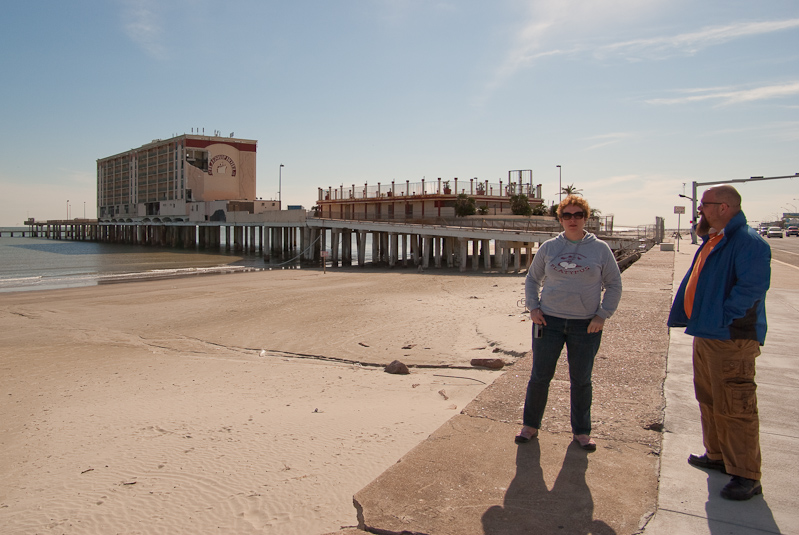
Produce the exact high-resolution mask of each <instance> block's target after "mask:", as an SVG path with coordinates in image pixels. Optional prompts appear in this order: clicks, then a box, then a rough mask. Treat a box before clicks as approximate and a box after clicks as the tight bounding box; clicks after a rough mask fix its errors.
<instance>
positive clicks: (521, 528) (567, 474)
mask: <svg viewBox="0 0 799 535" xmlns="http://www.w3.org/2000/svg"><path fill="white" fill-rule="evenodd" d="M540 461H541V448H540V445H539V443H538V441H537V440H536V441H534V442H531V443H530V444H527V445H525V446H522V447H519V448H518V449H517V451H516V475H515V476H514V478H513V481H511V483H510V485H509V486H508V490H507V492H506V493H505V499H504V502H503V506H499V505H494V506H492V507H490V508H489V509H488V510H487V511H486V512H485V513H483V517H482V523H483V533H484V534H485V535H511V534H516V533H519V534H521V533H525V534H527V533H559V534H563V535H572V534H588V533H591V534H593V535H616V532H615V531H614V530H613V529H612V528H611V527H610V526H608V525H607V524H605V523H604V522H602V521H601V520H594V498H593V497H592V496H591V491H590V489H589V488H588V485H587V484H586V482H585V471H586V469H587V468H588V454H587V453H586V452H585V451H583V450H582V449H581V448H580V446H579V445H578V444H577V443H576V442H572V443H571V444H570V445H569V447H568V449H567V450H566V457H565V458H564V460H563V467H562V468H561V470H560V473H559V474H558V477H557V479H556V480H555V484H554V485H553V486H552V490H549V489H547V485H546V482H545V481H544V472H543V470H542V469H541V462H540Z"/></svg>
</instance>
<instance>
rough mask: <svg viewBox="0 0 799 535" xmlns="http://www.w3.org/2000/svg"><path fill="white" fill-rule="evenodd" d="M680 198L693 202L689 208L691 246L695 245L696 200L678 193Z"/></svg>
mask: <svg viewBox="0 0 799 535" xmlns="http://www.w3.org/2000/svg"><path fill="white" fill-rule="evenodd" d="M680 197H682V198H684V199H688V200H689V201H691V202H693V205H692V206H691V245H696V244H697V239H696V223H697V222H696V216H697V213H696V198H694V197H689V196H688V195H683V194H682V193H680Z"/></svg>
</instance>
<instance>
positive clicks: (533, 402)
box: [515, 195, 621, 451]
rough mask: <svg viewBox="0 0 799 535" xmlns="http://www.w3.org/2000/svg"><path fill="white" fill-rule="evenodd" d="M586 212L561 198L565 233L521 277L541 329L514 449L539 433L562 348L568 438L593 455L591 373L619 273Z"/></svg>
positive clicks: (572, 198) (574, 199)
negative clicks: (588, 226) (568, 413)
mask: <svg viewBox="0 0 799 535" xmlns="http://www.w3.org/2000/svg"><path fill="white" fill-rule="evenodd" d="M590 213H591V208H590V207H589V206H588V202H586V200H585V199H583V198H582V197H578V196H576V195H569V196H568V197H566V198H565V199H564V200H563V201H562V202H561V203H560V205H558V219H560V222H561V225H563V232H561V233H560V234H559V235H558V236H557V237H556V238H553V239H551V240H547V241H546V242H544V244H543V245H541V247H540V248H539V249H538V252H537V253H536V255H535V257H534V258H533V263H532V264H531V265H530V269H529V271H528V272H527V277H526V278H525V284H524V289H525V300H526V303H527V308H528V309H529V310H530V318H531V319H532V320H533V323H534V324H536V325H534V326H533V327H534V330H537V329H538V328H539V327H538V326H540V328H541V330H542V331H543V334H542V335H541V337H540V338H536V337H534V338H533V370H532V372H531V374H530V382H529V383H528V384H527V397H526V399H525V401H524V416H523V423H524V427H522V430H521V431H520V432H519V434H518V435H516V439H515V440H516V443H518V444H521V443H524V442H529V441H530V440H531V439H533V438H535V437H536V436H538V430H539V429H540V428H541V419H542V417H543V415H544V409H545V408H546V404H547V395H548V393H549V383H550V381H551V380H552V377H553V376H554V375H555V366H556V365H557V362H558V357H559V356H560V352H561V350H562V349H563V344H564V343H565V344H566V354H567V357H568V360H569V379H570V382H571V427H572V433H573V434H574V440H576V441H577V442H579V444H580V446H581V447H582V448H583V449H585V450H588V451H594V450H596V442H594V440H593V439H592V438H591V397H592V390H591V372H592V370H593V367H594V357H595V356H596V353H597V351H598V350H599V342H600V340H601V339H602V328H603V326H604V324H605V320H606V319H607V318H609V317H610V316H611V315H612V314H613V312H615V311H616V307H617V306H618V304H619V300H620V299H621V273H620V272H619V266H618V264H616V259H615V257H614V256H613V252H612V251H611V250H610V247H608V245H607V244H606V243H605V242H603V241H600V240H598V239H597V237H596V236H595V235H594V234H591V233H589V232H586V231H585V230H584V227H585V221H586V219H587V218H588V215H589V214H590ZM603 287H604V290H605V291H604V294H603V293H602V290H603Z"/></svg>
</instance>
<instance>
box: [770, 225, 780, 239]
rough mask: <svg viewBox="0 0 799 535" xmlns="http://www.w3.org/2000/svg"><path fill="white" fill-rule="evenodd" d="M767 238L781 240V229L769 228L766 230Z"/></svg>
mask: <svg viewBox="0 0 799 535" xmlns="http://www.w3.org/2000/svg"><path fill="white" fill-rule="evenodd" d="M768 237H769V238H782V229H781V228H780V227H769V228H768Z"/></svg>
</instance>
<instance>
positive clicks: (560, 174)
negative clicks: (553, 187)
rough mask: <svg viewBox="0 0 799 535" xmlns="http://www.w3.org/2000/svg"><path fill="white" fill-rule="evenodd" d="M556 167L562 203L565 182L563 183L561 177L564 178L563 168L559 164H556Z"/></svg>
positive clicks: (559, 201)
mask: <svg viewBox="0 0 799 535" xmlns="http://www.w3.org/2000/svg"><path fill="white" fill-rule="evenodd" d="M555 167H557V168H558V205H560V203H561V201H562V200H563V184H562V181H561V178H562V173H561V171H562V169H561V167H560V166H559V165H556V166H555Z"/></svg>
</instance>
